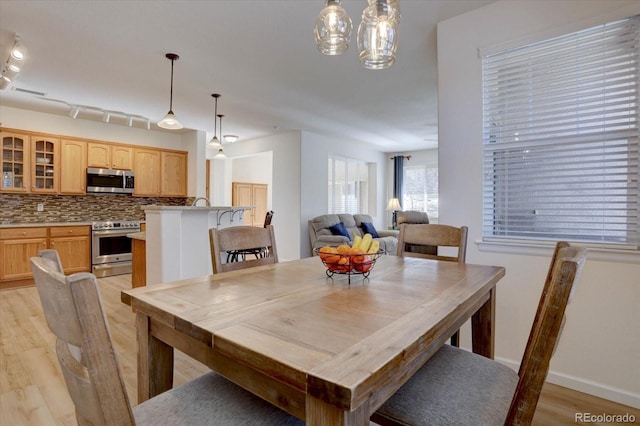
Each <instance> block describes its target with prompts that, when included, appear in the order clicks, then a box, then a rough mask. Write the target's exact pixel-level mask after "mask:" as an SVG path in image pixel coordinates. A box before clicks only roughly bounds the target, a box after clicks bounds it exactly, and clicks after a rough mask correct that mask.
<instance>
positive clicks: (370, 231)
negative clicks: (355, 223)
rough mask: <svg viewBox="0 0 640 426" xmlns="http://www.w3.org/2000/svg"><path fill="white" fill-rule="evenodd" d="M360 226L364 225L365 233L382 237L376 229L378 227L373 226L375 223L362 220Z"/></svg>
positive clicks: (374, 236)
mask: <svg viewBox="0 0 640 426" xmlns="http://www.w3.org/2000/svg"><path fill="white" fill-rule="evenodd" d="M360 226H361V227H362V230H363V231H364V233H365V234H371V236H372V237H373V238H380V235H378V231H376V228H375V227H374V226H373V223H369V222H362V223H361V224H360Z"/></svg>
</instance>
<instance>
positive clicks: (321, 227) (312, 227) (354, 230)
mask: <svg viewBox="0 0 640 426" xmlns="http://www.w3.org/2000/svg"><path fill="white" fill-rule="evenodd" d="M339 223H342V224H343V225H344V229H343V231H344V230H346V233H347V234H348V235H349V237H347V236H345V235H340V234H339V233H337V232H336V225H338V224H339ZM363 224H364V225H363ZM372 224H373V219H372V218H371V216H369V215H368V214H324V215H322V216H318V217H315V218H313V219H311V220H310V221H309V241H310V243H311V252H312V254H314V255H315V253H313V251H314V249H317V248H320V247H324V246H339V245H340V244H351V240H352V239H353V235H360V236H363V235H364V234H366V229H367V227H369V226H373V225H372ZM338 227H339V225H338ZM332 228H333V230H332ZM375 230H376V232H377V233H378V236H379V237H378V238H374V240H376V241H379V242H380V249H382V250H384V252H385V253H386V254H393V255H395V254H396V250H397V247H398V234H399V231H395V230H379V229H375Z"/></svg>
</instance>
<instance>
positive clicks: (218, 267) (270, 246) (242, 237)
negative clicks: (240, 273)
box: [209, 225, 278, 274]
mask: <svg viewBox="0 0 640 426" xmlns="http://www.w3.org/2000/svg"><path fill="white" fill-rule="evenodd" d="M209 243H210V248H211V262H212V265H213V273H214V274H217V273H220V272H227V271H233V270H237V269H244V268H251V267H254V266H261V265H269V264H273V263H278V251H277V248H276V241H275V233H274V230H273V225H267V226H266V227H264V228H258V227H254V226H231V227H229V228H222V229H215V228H211V229H210V230H209ZM262 247H264V248H265V249H266V250H265V253H264V257H260V258H258V259H249V260H245V261H242V262H231V263H224V262H223V253H227V252H232V251H241V250H251V249H256V248H262Z"/></svg>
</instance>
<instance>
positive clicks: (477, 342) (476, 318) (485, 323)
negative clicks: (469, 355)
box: [471, 287, 496, 359]
mask: <svg viewBox="0 0 640 426" xmlns="http://www.w3.org/2000/svg"><path fill="white" fill-rule="evenodd" d="M495 327H496V288H495V287H493V288H492V289H491V291H490V292H489V299H488V300H487V301H486V302H485V303H484V304H483V305H482V306H481V307H480V309H478V311H477V312H476V313H475V314H473V316H472V317H471V338H472V348H473V352H474V353H477V354H479V355H483V356H485V357H487V358H491V359H493V356H494V355H493V351H494V345H495Z"/></svg>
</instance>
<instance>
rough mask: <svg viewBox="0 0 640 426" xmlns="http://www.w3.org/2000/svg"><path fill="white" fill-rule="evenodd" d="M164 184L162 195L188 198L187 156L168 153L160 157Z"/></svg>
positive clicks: (161, 187)
mask: <svg viewBox="0 0 640 426" xmlns="http://www.w3.org/2000/svg"><path fill="white" fill-rule="evenodd" d="M160 174H161V176H162V183H161V185H160V193H161V195H163V196H167V197H186V196H187V154H186V153H184V152H166V151H163V152H162V154H161V155H160Z"/></svg>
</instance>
